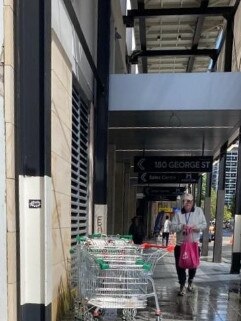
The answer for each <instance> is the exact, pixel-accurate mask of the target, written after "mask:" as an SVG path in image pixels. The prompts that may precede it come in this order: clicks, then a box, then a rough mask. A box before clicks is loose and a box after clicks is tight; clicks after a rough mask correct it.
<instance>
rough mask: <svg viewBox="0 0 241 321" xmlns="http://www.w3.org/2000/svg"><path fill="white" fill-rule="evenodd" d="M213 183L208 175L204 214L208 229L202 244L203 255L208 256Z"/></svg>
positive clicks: (204, 233)
mask: <svg viewBox="0 0 241 321" xmlns="http://www.w3.org/2000/svg"><path fill="white" fill-rule="evenodd" d="M211 181H212V174H211V173H207V178H206V191H205V200H204V214H205V217H206V221H207V228H206V229H205V231H203V244H202V255H204V256H207V255H208V244H209V222H210V220H211Z"/></svg>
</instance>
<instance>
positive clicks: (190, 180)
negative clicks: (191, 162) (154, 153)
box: [138, 172, 199, 184]
mask: <svg viewBox="0 0 241 321" xmlns="http://www.w3.org/2000/svg"><path fill="white" fill-rule="evenodd" d="M198 177H199V175H198V173H147V172H143V173H138V183H139V184H155V183H156V184H163V183H182V184H194V183H197V182H198Z"/></svg>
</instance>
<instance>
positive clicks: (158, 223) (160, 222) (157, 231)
mask: <svg viewBox="0 0 241 321" xmlns="http://www.w3.org/2000/svg"><path fill="white" fill-rule="evenodd" d="M164 214H165V213H164V211H161V212H159V213H158V215H157V217H156V220H155V225H154V231H153V235H154V237H156V238H157V237H158V236H159V235H160V232H161V229H162V228H163V219H164Z"/></svg>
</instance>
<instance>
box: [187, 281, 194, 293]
mask: <svg viewBox="0 0 241 321" xmlns="http://www.w3.org/2000/svg"><path fill="white" fill-rule="evenodd" d="M187 290H188V292H193V285H192V283H188V286H187Z"/></svg>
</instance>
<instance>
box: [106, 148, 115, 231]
mask: <svg viewBox="0 0 241 321" xmlns="http://www.w3.org/2000/svg"><path fill="white" fill-rule="evenodd" d="M115 172H116V152H115V146H114V145H109V147H108V172H107V208H108V214H107V234H109V235H111V234H114V225H115Z"/></svg>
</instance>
